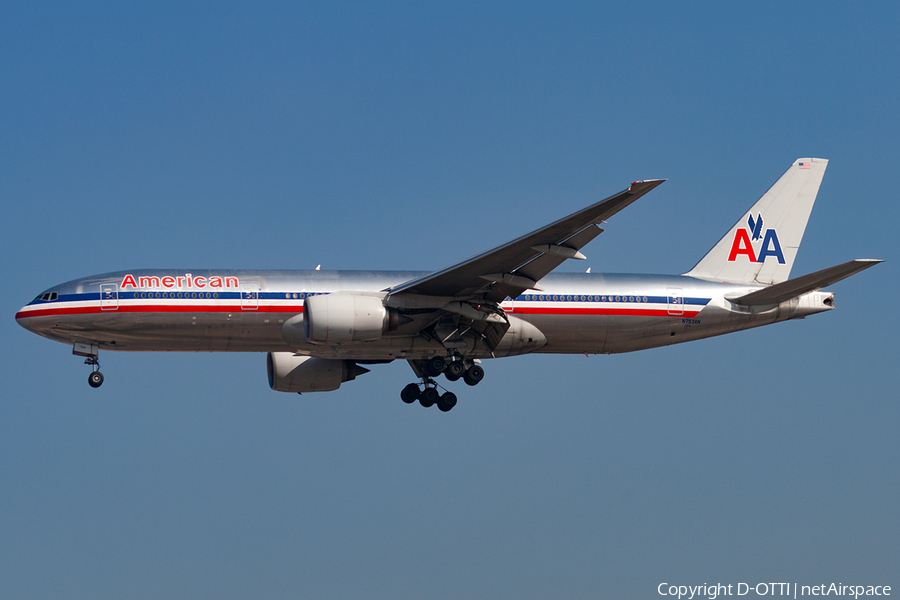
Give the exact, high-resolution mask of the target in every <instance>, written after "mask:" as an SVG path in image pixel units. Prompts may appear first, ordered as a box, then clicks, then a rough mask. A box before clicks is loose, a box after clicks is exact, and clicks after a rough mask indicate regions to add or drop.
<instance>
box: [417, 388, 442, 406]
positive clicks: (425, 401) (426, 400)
mask: <svg viewBox="0 0 900 600" xmlns="http://www.w3.org/2000/svg"><path fill="white" fill-rule="evenodd" d="M440 397H441V396H440V394H438V391H437V388H433V387H427V388H425V389H424V390H422V394H421V395H420V396H419V404H421V405H422V406H424V407H425V408H430V407H432V406H434V403H435V402H437V401H438V400H439V399H440Z"/></svg>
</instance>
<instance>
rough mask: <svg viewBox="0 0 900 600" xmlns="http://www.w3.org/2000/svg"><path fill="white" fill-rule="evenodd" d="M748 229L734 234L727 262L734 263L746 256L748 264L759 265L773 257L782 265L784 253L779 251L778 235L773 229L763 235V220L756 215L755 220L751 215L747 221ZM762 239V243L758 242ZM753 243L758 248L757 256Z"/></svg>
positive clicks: (742, 229)
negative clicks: (738, 258)
mask: <svg viewBox="0 0 900 600" xmlns="http://www.w3.org/2000/svg"><path fill="white" fill-rule="evenodd" d="M747 225H749V226H750V227H749V229H744V228H741V229H738V230H737V231H736V232H735V233H734V241H733V242H732V243H731V253H730V254H729V255H728V262H734V261H736V260H737V257H738V256H741V255H744V256H746V257H747V258H748V259H749V260H750V262H755V263H761V262H766V258H768V257H769V256H774V257H775V258H777V259H778V262H779V263H780V264H782V265H783V264H784V253H783V252H782V251H781V244H780V243H779V241H778V234H777V233H775V230H774V229H766V232H765V234H763V218H762V214H757V215H756V219H755V220H754V219H753V215H752V214H751V215H750V218H749V219H747ZM760 238H762V243H760V242H759V240H760ZM754 242H756V244H755V245H756V246H757V247H758V248H759V250H758V252H759V253H758V254H757V251H756V250H754Z"/></svg>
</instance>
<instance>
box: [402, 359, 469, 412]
mask: <svg viewBox="0 0 900 600" xmlns="http://www.w3.org/2000/svg"><path fill="white" fill-rule="evenodd" d="M410 364H411V365H412V367H413V370H414V371H415V372H416V374H417V375H419V376H420V377H421V378H422V383H410V384H409V385H407V386H406V387H404V388H403V391H401V392H400V399H401V400H403V401H404V402H405V403H407V404H413V403H415V402H416V401H417V400H418V402H419V404H421V405H422V406H424V407H425V408H430V407H432V406H434V405H435V404H436V405H437V407H438V410H440V411H441V412H447V411H450V410H452V409H453V407H454V406H456V394H454V393H453V392H450V391H445V392H444V393H443V394H441V393H440V392H439V391H438V384H437V382H435V380H434V378H435V377H437V376H439V375H440V374H441V373H443V374H444V376H445V377H446V378H447V380H448V381H456V380H458V379H460V378H462V379H463V380H464V381H465V382H466V383H467V384H468V385H477V384H478V383H479V382H480V381H481V380H482V379H484V369H483V368H481V366H479V365H476V364H475V363H473V362H472V361H470V360H462V359H459V360H451V361H449V362H448V361H447V359H445V358H444V357H443V356H433V357H431V358H430V359H428V360H427V361H424V360H423V361H410Z"/></svg>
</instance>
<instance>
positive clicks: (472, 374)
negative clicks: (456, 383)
mask: <svg viewBox="0 0 900 600" xmlns="http://www.w3.org/2000/svg"><path fill="white" fill-rule="evenodd" d="M463 379H465V380H466V383H467V384H469V385H478V384H479V383H480V382H481V380H482V379H484V369H482V368H481V367H479V366H478V365H472V366H471V367H469V370H468V371H466V374H465V375H463Z"/></svg>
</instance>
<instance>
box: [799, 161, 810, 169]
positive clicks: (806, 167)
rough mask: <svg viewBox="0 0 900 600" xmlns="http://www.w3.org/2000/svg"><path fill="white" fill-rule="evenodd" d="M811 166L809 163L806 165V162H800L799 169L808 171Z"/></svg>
mask: <svg viewBox="0 0 900 600" xmlns="http://www.w3.org/2000/svg"><path fill="white" fill-rule="evenodd" d="M811 166H812V165H811V163H808V162H802V163H800V168H801V169H808V168H810V167H811Z"/></svg>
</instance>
